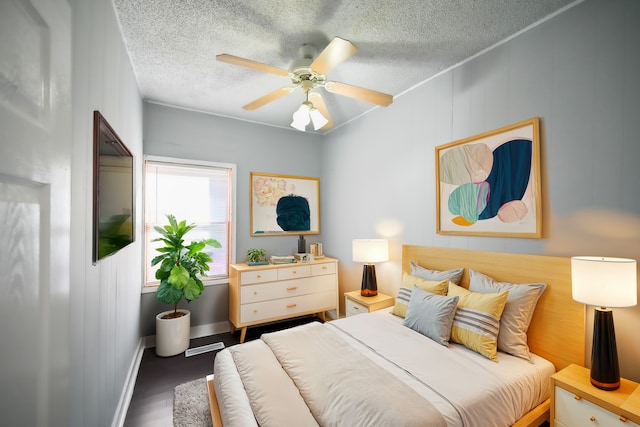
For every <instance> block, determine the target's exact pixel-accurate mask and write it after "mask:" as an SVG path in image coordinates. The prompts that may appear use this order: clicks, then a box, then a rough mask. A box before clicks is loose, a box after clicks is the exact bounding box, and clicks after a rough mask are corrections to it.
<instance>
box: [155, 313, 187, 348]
mask: <svg viewBox="0 0 640 427" xmlns="http://www.w3.org/2000/svg"><path fill="white" fill-rule="evenodd" d="M178 311H181V312H183V313H186V314H185V315H184V316H182V317H178V318H175V319H163V318H162V316H164V315H165V314H168V313H173V310H169V311H163V312H162V313H160V314H158V315H157V316H156V354H157V355H158V356H160V357H167V356H175V355H176V354H180V353H183V352H184V351H185V350H187V349H188V348H189V338H190V330H191V312H189V310H183V309H178Z"/></svg>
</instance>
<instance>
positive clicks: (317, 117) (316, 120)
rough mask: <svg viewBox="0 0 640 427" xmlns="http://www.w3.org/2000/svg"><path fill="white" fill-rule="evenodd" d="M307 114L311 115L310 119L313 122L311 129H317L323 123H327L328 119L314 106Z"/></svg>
mask: <svg viewBox="0 0 640 427" xmlns="http://www.w3.org/2000/svg"><path fill="white" fill-rule="evenodd" d="M309 116H310V117H311V121H312V122H313V129H314V130H318V129H321V128H322V127H323V126H324V125H326V124H327V123H329V120H327V118H326V117H325V116H323V115H322V113H321V112H320V111H319V110H318V109H316V108H315V107H314V108H312V109H311V111H309Z"/></svg>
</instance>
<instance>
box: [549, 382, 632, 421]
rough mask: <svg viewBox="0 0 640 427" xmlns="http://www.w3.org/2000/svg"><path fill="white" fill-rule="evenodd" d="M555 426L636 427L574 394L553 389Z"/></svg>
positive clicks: (561, 389)
mask: <svg viewBox="0 0 640 427" xmlns="http://www.w3.org/2000/svg"><path fill="white" fill-rule="evenodd" d="M555 419H556V425H565V426H576V427H578V426H608V427H609V426H620V427H638V424H636V423H634V422H633V421H630V420H626V419H624V418H623V419H622V420H621V419H620V416H619V415H616V414H614V413H612V412H609V411H607V410H605V409H603V408H601V407H599V406H597V405H595V404H593V403H591V402H589V401H588V400H586V399H584V398H581V397H578V396H576V395H575V394H573V393H571V392H568V391H566V390H564V389H563V388H560V387H557V386H556V388H555Z"/></svg>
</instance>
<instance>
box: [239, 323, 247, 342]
mask: <svg viewBox="0 0 640 427" xmlns="http://www.w3.org/2000/svg"><path fill="white" fill-rule="evenodd" d="M246 336H247V327H246V326H245V327H244V328H242V329H241V330H240V344H242V343H243V342H244V339H245V337H246Z"/></svg>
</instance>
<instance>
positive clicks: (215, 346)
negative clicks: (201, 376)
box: [184, 342, 224, 357]
mask: <svg viewBox="0 0 640 427" xmlns="http://www.w3.org/2000/svg"><path fill="white" fill-rule="evenodd" d="M223 348H224V343H221V342H217V343H213V344H208V345H203V346H201V347H194V348H189V349H187V351H185V352H184V355H185V356H186V357H189V356H195V355H196V354H202V353H208V352H210V351H214V350H222V349H223Z"/></svg>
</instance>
